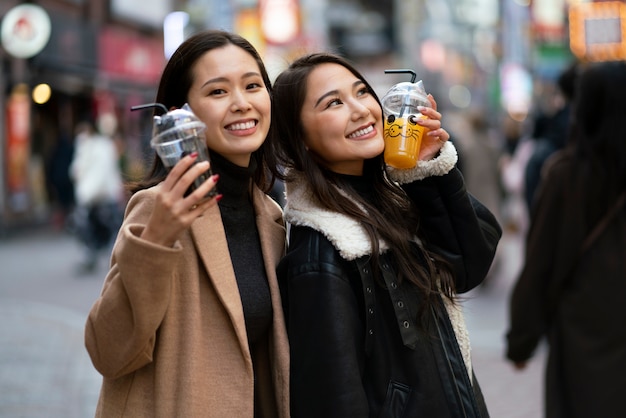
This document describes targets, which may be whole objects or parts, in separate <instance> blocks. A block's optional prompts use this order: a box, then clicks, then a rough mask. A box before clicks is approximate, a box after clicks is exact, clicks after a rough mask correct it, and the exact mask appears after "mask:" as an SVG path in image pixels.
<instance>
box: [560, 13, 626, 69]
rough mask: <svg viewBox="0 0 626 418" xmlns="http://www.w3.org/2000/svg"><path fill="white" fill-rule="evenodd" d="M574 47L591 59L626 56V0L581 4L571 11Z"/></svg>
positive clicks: (571, 30)
mask: <svg viewBox="0 0 626 418" xmlns="http://www.w3.org/2000/svg"><path fill="white" fill-rule="evenodd" d="M569 32H570V48H571V50H572V52H573V53H574V55H576V56H577V57H579V58H581V59H586V60H589V61H611V60H622V59H626V3H622V2H618V1H608V2H600V3H580V4H577V5H573V6H571V7H570V11H569Z"/></svg>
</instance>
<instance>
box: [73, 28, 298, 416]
mask: <svg viewBox="0 0 626 418" xmlns="http://www.w3.org/2000/svg"><path fill="white" fill-rule="evenodd" d="M270 90H271V85H270V79H269V76H268V74H267V71H266V69H265V66H264V64H263V62H262V61H261V58H260V57H259V54H258V52H257V51H256V50H255V49H254V47H253V46H252V45H251V44H250V43H249V42H248V41H247V40H245V39H244V38H242V37H240V36H238V35H235V34H231V33H228V32H221V31H204V32H200V33H198V34H196V35H194V36H192V37H190V38H188V39H187V40H186V41H185V42H183V43H182V44H181V45H180V46H179V48H178V49H177V50H176V51H175V52H174V54H173V55H172V57H171V59H170V60H169V61H168V63H167V65H166V66H165V69H164V71H163V75H162V77H161V81H160V84H159V89H158V92H157V97H156V102H158V103H160V104H162V105H164V106H165V107H166V108H167V109H172V108H181V107H183V105H184V104H185V103H188V104H189V106H190V108H191V110H192V111H193V112H194V113H195V115H196V116H197V117H198V118H199V119H200V120H202V121H203V122H204V123H205V124H206V127H207V128H206V130H205V138H206V143H207V146H208V148H209V152H210V156H211V163H210V167H211V170H212V171H213V175H212V176H210V177H209V179H208V180H207V181H205V182H204V183H202V185H200V186H199V187H198V188H197V189H196V190H195V191H193V192H192V193H190V194H189V195H187V196H185V192H186V190H187V189H188V188H189V186H190V185H191V183H192V182H193V181H194V180H195V179H196V178H197V177H198V176H199V175H200V174H202V173H204V172H206V171H207V170H208V169H209V163H207V162H206V161H204V162H198V163H197V164H194V163H195V160H196V158H197V155H193V154H191V155H188V156H186V157H184V158H183V159H182V160H180V161H179V162H178V163H177V164H176V165H175V166H174V167H173V168H172V170H171V171H170V172H169V173H168V171H167V169H166V168H165V166H164V165H163V163H162V161H161V160H160V159H159V158H157V157H156V155H155V159H154V163H153V167H152V171H151V173H149V174H148V176H147V177H146V178H145V179H144V180H143V181H142V182H140V183H139V184H137V185H135V187H134V188H133V191H134V194H133V195H132V196H131V198H130V200H129V202H128V205H127V207H126V214H125V219H124V223H123V225H122V227H121V229H120V231H119V233H118V238H117V240H116V243H115V246H114V248H113V254H112V258H111V268H110V270H109V273H108V274H107V276H106V279H105V283H104V287H103V290H102V293H101V295H100V297H99V298H98V299H97V300H96V302H95V304H94V305H93V307H92V309H91V311H90V313H89V317H88V319H87V324H86V327H85V344H86V346H87V350H88V352H89V355H90V356H91V360H92V362H93V364H94V366H95V367H96V369H98V371H99V372H100V373H102V375H103V376H104V379H103V383H102V389H101V392H100V400H99V403H98V407H97V416H98V417H113V416H115V417H129V418H141V417H145V418H172V417H184V418H196V417H198V418H199V417H202V418H212V417H214V418H226V417H236V418H253V417H254V418H286V417H288V415H289V411H288V408H289V407H288V405H289V391H288V384H289V370H288V362H289V348H288V343H287V333H286V329H285V323H284V318H283V314H282V305H281V299H280V292H279V290H278V282H277V280H276V271H275V269H276V265H277V264H278V261H279V259H280V258H281V256H282V255H283V254H284V250H285V228H284V224H283V219H282V211H281V208H280V206H279V205H278V204H277V203H276V202H275V201H274V200H273V199H272V198H271V197H269V196H268V195H267V193H268V192H269V191H270V190H271V186H272V181H271V180H272V178H271V176H270V171H271V170H272V169H273V168H274V167H275V164H273V161H274V160H273V155H272V154H271V153H269V152H268V149H267V146H266V145H265V139H266V136H267V135H268V132H269V129H270V122H271V100H270ZM218 178H219V183H218ZM216 184H217V189H218V191H219V193H220V194H218V195H216V196H215V197H213V198H205V196H206V195H207V193H208V192H209V191H211V190H213V188H214V187H215V186H216ZM218 201H219V203H218Z"/></svg>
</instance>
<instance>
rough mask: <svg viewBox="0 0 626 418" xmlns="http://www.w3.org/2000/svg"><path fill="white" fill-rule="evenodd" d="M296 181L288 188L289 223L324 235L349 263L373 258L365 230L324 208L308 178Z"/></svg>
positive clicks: (288, 184)
mask: <svg viewBox="0 0 626 418" xmlns="http://www.w3.org/2000/svg"><path fill="white" fill-rule="evenodd" d="M294 177H295V179H294V181H290V182H289V183H287V185H286V195H287V204H286V205H285V210H284V214H285V221H287V222H289V223H291V224H293V225H300V226H308V227H310V228H313V229H315V230H316V231H319V232H321V233H322V234H324V236H325V237H326V238H327V239H328V240H329V241H330V242H331V243H332V244H333V246H334V247H335V248H336V249H337V250H338V251H339V253H340V255H341V257H342V258H344V259H346V260H355V259H357V258H359V257H362V256H364V255H367V254H371V252H372V246H371V245H370V240H369V237H368V236H367V233H366V232H365V229H364V228H363V226H362V225H361V224H360V223H359V222H357V221H356V220H354V219H353V218H350V217H348V216H346V215H344V214H340V213H337V212H332V211H329V210H328V209H325V208H323V207H321V206H320V204H319V203H318V201H317V199H315V197H314V196H313V192H312V191H311V188H310V186H309V184H308V182H307V181H306V180H305V179H304V176H302V175H301V174H298V175H296V176H294ZM386 249H388V247H387V244H386V243H384V242H382V241H381V242H380V251H381V253H382V252H384V251H385V250H386Z"/></svg>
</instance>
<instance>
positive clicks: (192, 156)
mask: <svg viewBox="0 0 626 418" xmlns="http://www.w3.org/2000/svg"><path fill="white" fill-rule="evenodd" d="M189 156H190V157H191V158H196V157H197V156H198V151H194V152H192V153H191V154H189Z"/></svg>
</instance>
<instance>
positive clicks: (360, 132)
mask: <svg viewBox="0 0 626 418" xmlns="http://www.w3.org/2000/svg"><path fill="white" fill-rule="evenodd" d="M373 130H374V127H373V126H372V125H370V126H368V127H367V128H365V129H359V130H358V131H356V132H354V133H351V134H350V135H348V138H357V137H359V136H363V135H365V134H368V133H370V132H372V131H373Z"/></svg>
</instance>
